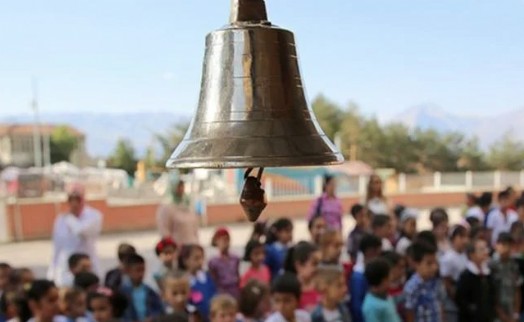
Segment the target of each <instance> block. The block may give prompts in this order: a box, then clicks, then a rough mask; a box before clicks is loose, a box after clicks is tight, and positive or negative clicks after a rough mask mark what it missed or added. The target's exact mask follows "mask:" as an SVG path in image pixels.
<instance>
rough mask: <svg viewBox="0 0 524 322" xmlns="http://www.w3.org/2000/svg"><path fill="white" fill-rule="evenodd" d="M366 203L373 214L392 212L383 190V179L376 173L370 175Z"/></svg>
mask: <svg viewBox="0 0 524 322" xmlns="http://www.w3.org/2000/svg"><path fill="white" fill-rule="evenodd" d="M365 204H366V207H367V208H368V210H369V211H371V213H372V214H373V215H380V214H384V215H389V214H390V208H389V204H388V200H387V198H386V197H385V196H384V192H383V185H382V179H381V178H380V177H379V176H378V175H376V174H372V175H371V176H370V177H369V182H368V189H367V194H366V201H365Z"/></svg>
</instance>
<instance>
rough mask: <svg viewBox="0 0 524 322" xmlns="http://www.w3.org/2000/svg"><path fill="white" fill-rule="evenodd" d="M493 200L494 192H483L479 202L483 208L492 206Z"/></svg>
mask: <svg viewBox="0 0 524 322" xmlns="http://www.w3.org/2000/svg"><path fill="white" fill-rule="evenodd" d="M492 202H493V193H491V192H483V193H482V194H481V195H480V197H479V198H478V203H479V206H480V207H481V208H484V207H489V206H491V203H492Z"/></svg>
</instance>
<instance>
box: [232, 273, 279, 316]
mask: <svg viewBox="0 0 524 322" xmlns="http://www.w3.org/2000/svg"><path fill="white" fill-rule="evenodd" d="M238 307H239V310H240V315H239V320H240V321H244V322H262V321H264V319H265V318H266V315H267V314H268V313H269V312H270V310H271V302H270V297H269V288H268V286H267V284H263V283H261V282H259V281H257V280H250V281H249V282H248V283H247V284H246V285H245V286H244V287H243V288H242V289H241V290H240V299H239V303H238Z"/></svg>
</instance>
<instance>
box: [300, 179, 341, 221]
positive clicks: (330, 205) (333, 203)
mask: <svg viewBox="0 0 524 322" xmlns="http://www.w3.org/2000/svg"><path fill="white" fill-rule="evenodd" d="M336 190H337V182H336V179H335V177H333V176H326V177H325V178H324V187H323V193H322V195H321V196H320V197H319V198H317V199H316V200H315V201H314V202H313V204H312V205H311V209H310V211H309V216H308V220H309V221H311V220H312V219H313V218H314V217H316V216H321V217H323V218H324V220H325V221H326V226H327V228H328V229H332V230H338V231H341V230H342V213H343V208H342V202H341V201H340V199H339V198H338V197H337V196H336Z"/></svg>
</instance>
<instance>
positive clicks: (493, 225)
mask: <svg viewBox="0 0 524 322" xmlns="http://www.w3.org/2000/svg"><path fill="white" fill-rule="evenodd" d="M498 200H499V209H495V210H493V211H492V212H491V213H490V214H489V216H488V219H487V222H486V228H488V235H490V236H491V246H492V247H494V246H495V245H496V243H497V239H498V237H499V234H500V233H503V232H506V233H507V232H509V231H510V229H511V225H512V224H513V223H514V222H516V221H518V220H519V216H518V214H517V212H516V211H515V210H513V209H511V195H510V192H508V191H507V190H505V191H502V192H500V193H499V195H498Z"/></svg>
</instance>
